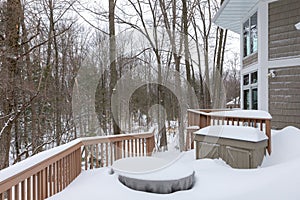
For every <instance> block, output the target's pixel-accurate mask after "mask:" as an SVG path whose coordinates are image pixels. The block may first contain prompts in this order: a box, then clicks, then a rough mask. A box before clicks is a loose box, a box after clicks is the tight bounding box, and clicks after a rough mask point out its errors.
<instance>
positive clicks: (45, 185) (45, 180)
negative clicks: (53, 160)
mask: <svg viewBox="0 0 300 200" xmlns="http://www.w3.org/2000/svg"><path fill="white" fill-rule="evenodd" d="M48 171H49V168H48V167H46V169H45V175H44V189H45V193H44V198H48V197H49V196H48V195H49V192H48V175H49V172H48Z"/></svg>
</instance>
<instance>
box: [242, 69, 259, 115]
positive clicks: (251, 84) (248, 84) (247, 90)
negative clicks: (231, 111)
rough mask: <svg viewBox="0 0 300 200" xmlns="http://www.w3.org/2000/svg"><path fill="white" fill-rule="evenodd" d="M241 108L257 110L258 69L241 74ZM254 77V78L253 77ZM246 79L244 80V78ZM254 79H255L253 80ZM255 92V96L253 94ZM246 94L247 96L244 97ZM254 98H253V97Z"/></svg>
mask: <svg viewBox="0 0 300 200" xmlns="http://www.w3.org/2000/svg"><path fill="white" fill-rule="evenodd" d="M242 77H243V86H242V88H243V94H242V95H243V109H247V110H258V90H259V88H258V71H257V70H255V71H251V72H249V73H246V74H243V76H242ZM254 77H255V78H254ZM246 78H247V79H248V81H247V80H245V79H246ZM254 80H255V81H254ZM254 94H256V96H255V95H254ZM246 95H247V98H246ZM255 97H256V99H253V98H255Z"/></svg>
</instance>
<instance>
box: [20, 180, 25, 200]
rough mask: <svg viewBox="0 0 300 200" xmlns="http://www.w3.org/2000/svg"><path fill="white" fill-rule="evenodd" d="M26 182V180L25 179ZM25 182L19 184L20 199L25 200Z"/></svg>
mask: <svg viewBox="0 0 300 200" xmlns="http://www.w3.org/2000/svg"><path fill="white" fill-rule="evenodd" d="M25 180H26V179H25ZM25 180H24V181H22V182H21V199H22V200H23V199H25V197H26V195H25V194H26V191H25Z"/></svg>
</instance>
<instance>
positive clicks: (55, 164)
mask: <svg viewBox="0 0 300 200" xmlns="http://www.w3.org/2000/svg"><path fill="white" fill-rule="evenodd" d="M57 164H58V163H57V162H55V163H53V170H54V171H55V172H54V185H53V189H54V194H56V193H58V165H57Z"/></svg>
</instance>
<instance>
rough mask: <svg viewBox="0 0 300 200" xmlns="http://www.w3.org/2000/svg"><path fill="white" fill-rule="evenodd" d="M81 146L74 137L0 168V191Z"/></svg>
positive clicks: (79, 141) (78, 140)
mask: <svg viewBox="0 0 300 200" xmlns="http://www.w3.org/2000/svg"><path fill="white" fill-rule="evenodd" d="M81 146H82V143H81V140H80V139H76V140H73V141H71V142H69V143H67V144H64V145H61V146H57V147H54V148H52V149H49V150H47V151H43V152H41V153H38V154H36V155H34V156H32V157H29V158H27V159H25V160H23V161H21V162H18V163H16V164H14V165H12V166H10V167H7V168H5V169H3V170H0V193H1V192H3V191H6V190H7V189H9V188H11V187H12V186H14V185H16V184H18V183H20V182H21V181H23V180H24V179H26V178H28V177H30V176H32V175H33V174H35V173H37V172H39V171H40V170H42V169H44V168H45V167H46V166H47V165H49V163H53V162H55V161H57V160H59V159H61V158H62V157H64V156H65V155H68V154H69V153H70V152H72V151H74V150H75V149H77V148H80V147H81ZM24 168H25V169H24Z"/></svg>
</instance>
